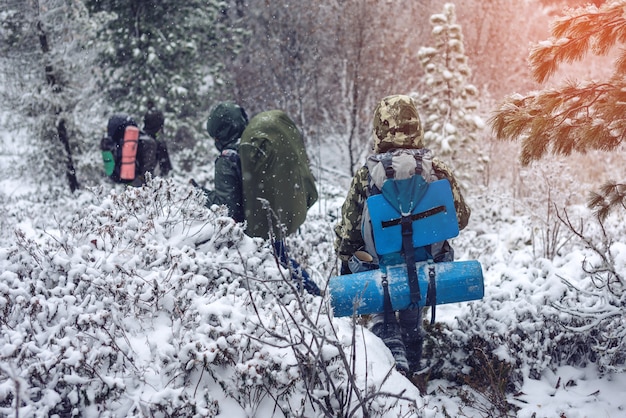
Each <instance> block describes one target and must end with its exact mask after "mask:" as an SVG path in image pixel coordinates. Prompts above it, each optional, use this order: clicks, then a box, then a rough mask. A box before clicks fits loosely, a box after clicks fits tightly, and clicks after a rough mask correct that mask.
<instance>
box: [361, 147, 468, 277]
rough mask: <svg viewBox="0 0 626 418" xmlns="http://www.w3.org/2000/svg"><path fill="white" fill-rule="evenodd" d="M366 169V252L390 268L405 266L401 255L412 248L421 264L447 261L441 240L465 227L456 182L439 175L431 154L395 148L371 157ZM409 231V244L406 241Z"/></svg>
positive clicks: (364, 214)
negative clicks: (459, 217) (460, 224)
mask: <svg viewBox="0 0 626 418" xmlns="http://www.w3.org/2000/svg"><path fill="white" fill-rule="evenodd" d="M366 168H367V170H368V187H367V199H366V204H365V207H364V210H363V218H362V227H361V230H362V234H363V240H364V242H365V251H367V252H368V253H369V254H371V255H372V256H374V257H375V259H376V261H381V262H382V263H383V264H387V265H391V264H396V263H401V262H402V261H403V258H401V257H400V254H401V253H406V252H407V250H408V248H409V247H410V248H413V249H414V250H415V257H414V260H415V261H420V260H426V259H436V261H443V258H442V257H443V256H444V254H441V253H440V252H441V247H442V246H443V245H444V244H443V243H442V242H441V241H444V240H445V239H447V238H451V237H453V236H456V235H457V234H458V232H459V228H458V224H457V222H456V212H455V208H454V199H453V196H452V190H451V188H450V183H449V181H448V180H445V179H444V180H440V179H439V178H438V177H437V175H436V173H435V170H434V168H433V156H432V153H431V151H430V150H428V149H426V148H420V149H402V148H400V149H392V150H390V151H387V152H385V153H380V154H375V155H371V156H370V157H369V158H368V160H367V162H366ZM409 232H410V234H411V237H410V238H408V239H409V241H408V242H403V240H404V239H405V235H407V234H408V233H409ZM433 249H434V251H433ZM446 250H448V251H451V248H449V246H446ZM405 255H406V254H405ZM451 257H452V254H448V257H447V258H446V260H448V258H451ZM378 258H384V260H378ZM448 261H449V260H448Z"/></svg>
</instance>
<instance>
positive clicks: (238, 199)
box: [203, 156, 244, 222]
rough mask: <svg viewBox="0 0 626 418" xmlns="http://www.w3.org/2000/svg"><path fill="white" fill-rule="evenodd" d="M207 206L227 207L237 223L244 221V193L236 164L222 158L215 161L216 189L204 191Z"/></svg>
mask: <svg viewBox="0 0 626 418" xmlns="http://www.w3.org/2000/svg"><path fill="white" fill-rule="evenodd" d="M203 190H204V193H205V194H206V197H207V200H206V203H205V204H206V206H207V207H211V205H226V207H228V214H229V215H230V216H231V217H232V218H233V219H235V221H237V222H241V221H243V218H244V216H243V191H242V185H241V174H240V171H239V170H238V169H237V167H236V163H235V162H234V161H231V160H230V159H229V158H226V157H224V156H220V157H218V158H217V160H216V161H215V189H214V190H208V189H203Z"/></svg>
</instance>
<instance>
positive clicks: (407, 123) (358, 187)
mask: <svg viewBox="0 0 626 418" xmlns="http://www.w3.org/2000/svg"><path fill="white" fill-rule="evenodd" d="M395 148H412V149H420V148H424V130H423V128H422V124H421V121H420V118H419V115H418V113H417V109H416V108H415V105H414V104H413V101H412V99H411V98H410V97H408V96H401V95H397V96H389V97H387V98H385V99H383V101H382V102H381V103H380V104H379V105H378V106H377V108H376V111H375V116H374V153H375V154H380V153H384V152H387V151H390V150H392V149H395ZM433 169H434V170H435V175H436V176H437V178H438V179H444V178H445V179H448V181H450V185H451V186H452V193H453V196H454V207H455V209H456V216H457V221H458V222H459V229H463V228H465V227H466V226H467V222H468V221H469V217H470V213H471V211H470V208H469V207H468V206H467V204H466V203H465V200H463V195H462V194H461V189H460V187H459V184H458V182H457V181H456V179H455V177H454V175H453V174H452V171H451V170H450V169H449V168H448V166H446V165H445V164H444V163H443V162H442V161H440V160H439V159H437V158H434V159H433ZM368 179H369V172H368V169H367V166H365V165H364V166H363V167H361V168H360V169H359V170H358V171H357V172H356V174H355V176H354V178H353V179H352V184H351V185H350V189H349V191H348V195H347V197H346V200H345V202H344V204H343V206H342V208H341V220H340V221H339V222H338V223H337V225H336V226H335V235H336V239H335V251H336V253H337V255H338V256H339V258H340V260H341V261H342V263H344V265H345V263H347V262H348V260H349V258H350V257H351V256H352V255H353V254H354V252H355V251H357V250H359V249H361V248H363V247H364V241H363V236H362V235H361V221H362V213H363V207H364V205H365V200H367V198H368V197H369V195H368Z"/></svg>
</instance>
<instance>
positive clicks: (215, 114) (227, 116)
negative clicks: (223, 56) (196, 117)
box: [203, 103, 248, 222]
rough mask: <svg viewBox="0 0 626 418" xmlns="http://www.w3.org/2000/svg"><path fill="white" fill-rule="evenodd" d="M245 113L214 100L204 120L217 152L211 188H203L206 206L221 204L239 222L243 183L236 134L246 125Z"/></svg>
mask: <svg viewBox="0 0 626 418" xmlns="http://www.w3.org/2000/svg"><path fill="white" fill-rule="evenodd" d="M247 123H248V117H247V116H246V114H245V111H244V110H243V109H242V108H241V107H240V106H238V105H236V104H233V103H220V104H218V105H217V106H216V107H215V108H214V109H213V110H212V111H211V114H210V115H209V119H208V120H207V132H208V133H209V135H210V136H211V137H212V138H213V139H214V140H215V147H216V148H217V149H218V150H219V151H220V155H219V156H218V157H217V159H216V160H215V180H214V189H213V190H209V189H206V188H203V190H204V193H205V195H206V197H207V199H206V203H205V204H206V206H207V207H210V206H211V205H225V206H226V207H228V214H229V215H230V216H231V217H232V218H233V219H234V220H235V221H236V222H243V220H244V211H243V187H242V183H241V163H240V159H239V154H238V149H239V138H240V137H241V134H242V132H243V131H244V129H245V128H246V125H247Z"/></svg>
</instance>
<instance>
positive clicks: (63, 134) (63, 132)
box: [37, 22, 80, 193]
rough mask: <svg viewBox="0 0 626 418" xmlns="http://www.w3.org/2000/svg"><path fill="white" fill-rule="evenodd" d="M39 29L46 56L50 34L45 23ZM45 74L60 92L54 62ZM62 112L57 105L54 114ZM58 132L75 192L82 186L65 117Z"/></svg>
mask: <svg viewBox="0 0 626 418" xmlns="http://www.w3.org/2000/svg"><path fill="white" fill-rule="evenodd" d="M37 29H38V30H39V45H40V46H41V52H43V55H44V57H45V56H46V55H47V54H49V53H50V46H49V44H48V35H47V34H46V32H45V31H44V30H43V25H42V24H41V22H38V24H37ZM45 74H46V82H47V83H48V85H49V86H50V87H52V92H53V93H60V92H61V86H59V84H58V83H57V77H56V75H55V72H54V68H53V67H52V64H46V65H45ZM61 113H62V109H61V107H59V106H56V108H55V109H54V114H55V115H56V116H57V118H58V117H59V115H60V114H61ZM56 132H57V136H58V138H59V141H60V142H61V144H62V145H63V149H64V150H65V176H66V177H67V182H68V185H69V186H70V191H71V192H72V193H74V192H75V191H76V190H77V189H78V188H79V187H80V186H79V184H78V179H77V178H76V170H75V168H74V161H73V158H72V149H71V147H70V139H69V135H68V133H67V127H66V125H65V119H63V118H60V119H58V122H57V125H56Z"/></svg>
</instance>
